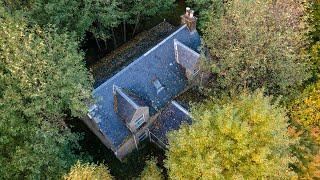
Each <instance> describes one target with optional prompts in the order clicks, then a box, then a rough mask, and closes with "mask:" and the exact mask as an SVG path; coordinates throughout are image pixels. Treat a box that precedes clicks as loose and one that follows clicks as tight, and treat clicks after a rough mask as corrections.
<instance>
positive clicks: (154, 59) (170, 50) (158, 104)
mask: <svg viewBox="0 0 320 180" xmlns="http://www.w3.org/2000/svg"><path fill="white" fill-rule="evenodd" d="M174 39H177V40H178V41H179V42H181V43H183V44H185V45H186V46H188V47H190V48H191V49H193V50H195V51H198V50H197V48H198V47H199V46H200V36H199V34H198V33H197V32H196V31H193V32H190V31H189V30H188V28H187V26H186V25H184V26H182V27H181V28H179V29H178V30H177V31H175V32H174V33H172V34H171V35H170V36H169V37H167V38H166V39H164V40H163V41H162V42H160V43H159V44H158V45H156V46H155V47H153V48H152V49H150V50H149V51H148V52H146V53H145V54H144V55H142V56H141V57H140V58H138V59H137V60H135V61H134V62H132V63H131V64H129V65H128V66H127V67H126V68H124V69H123V70H121V71H120V72H119V73H117V74H116V75H114V76H113V77H111V78H110V79H108V80H107V81H106V82H104V83H103V84H101V85H100V86H99V87H97V88H96V89H95V90H94V91H93V97H94V98H95V99H96V100H97V102H96V106H97V108H96V110H95V111H92V112H93V113H90V116H91V117H92V118H93V119H95V121H96V122H98V125H99V127H100V129H101V131H102V132H103V133H104V134H105V135H106V136H107V138H108V139H109V140H110V141H111V142H112V144H113V146H114V148H116V149H118V148H119V147H120V146H121V144H122V143H123V142H124V141H125V139H126V138H128V137H129V136H131V133H130V131H129V129H128V128H127V127H126V125H125V124H124V123H123V122H122V121H121V120H120V119H119V116H118V115H117V114H116V113H115V112H114V107H113V103H114V99H113V95H112V90H113V85H116V86H119V87H121V88H126V89H129V90H132V91H133V92H135V93H136V94H137V95H138V96H139V97H141V98H142V99H144V100H145V101H146V104H148V105H149V107H150V114H151V115H152V114H153V113H155V112H156V111H158V110H160V109H161V108H163V107H164V106H165V105H166V104H167V103H168V102H170V100H172V99H173V98H174V97H175V96H177V95H178V94H179V93H180V92H181V91H183V90H184V89H185V88H186V86H187V83H188V82H187V79H186V77H185V76H184V74H183V72H182V70H181V69H180V66H179V65H178V64H177V63H176V61H175V54H174V42H173V41H174ZM155 78H156V79H158V80H159V81H160V83H161V84H162V86H163V87H164V89H163V90H162V91H161V92H159V93H157V89H156V87H155V86H154V84H153V81H154V79H155Z"/></svg>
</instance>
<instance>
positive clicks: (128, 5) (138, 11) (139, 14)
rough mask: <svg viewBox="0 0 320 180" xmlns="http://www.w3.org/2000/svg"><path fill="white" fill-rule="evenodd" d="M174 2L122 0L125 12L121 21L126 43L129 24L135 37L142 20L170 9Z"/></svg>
mask: <svg viewBox="0 0 320 180" xmlns="http://www.w3.org/2000/svg"><path fill="white" fill-rule="evenodd" d="M174 2H175V1H174V0H162V1H158V0H121V1H120V9H121V12H123V14H122V15H123V16H122V19H121V21H122V26H123V28H122V29H123V40H124V42H126V41H127V37H126V36H127V24H131V25H133V30H132V36H134V35H135V33H136V32H137V29H138V26H139V23H140V22H141V21H142V20H144V19H145V18H146V17H150V16H154V15H156V14H157V13H160V12H162V11H165V10H167V9H169V8H170V7H172V5H173V3H174Z"/></svg>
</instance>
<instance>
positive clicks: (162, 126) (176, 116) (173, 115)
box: [151, 101, 192, 145]
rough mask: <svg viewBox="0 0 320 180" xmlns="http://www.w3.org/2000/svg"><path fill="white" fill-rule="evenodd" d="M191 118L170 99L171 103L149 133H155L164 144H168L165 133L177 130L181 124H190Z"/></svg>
mask: <svg viewBox="0 0 320 180" xmlns="http://www.w3.org/2000/svg"><path fill="white" fill-rule="evenodd" d="M191 123H192V118H191V116H190V115H189V113H188V112H187V110H186V109H184V108H183V107H182V106H181V105H179V104H178V103H177V102H175V101H172V102H171V104H170V105H169V106H168V107H166V108H165V109H164V110H163V112H162V113H161V115H160V116H159V117H158V119H157V121H156V122H155V123H154V124H153V127H152V128H151V133H152V134H153V135H155V136H156V137H157V138H158V139H159V140H161V141H162V143H164V144H165V145H168V138H167V134H168V132H170V131H173V130H178V129H179V128H180V126H181V125H183V124H189V125H190V124H191Z"/></svg>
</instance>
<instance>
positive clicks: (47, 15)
mask: <svg viewBox="0 0 320 180" xmlns="http://www.w3.org/2000/svg"><path fill="white" fill-rule="evenodd" d="M117 5H118V3H117V1H115V0H111V1H105V0H83V1H78V0H70V1H65V0H45V1H44V0H35V2H34V3H33V4H32V6H31V8H30V9H29V14H30V21H32V22H34V23H36V24H39V25H41V26H46V25H47V24H52V25H55V26H56V27H57V29H58V30H59V32H65V31H66V30H68V31H74V32H76V34H77V37H78V38H82V37H83V36H84V34H85V32H87V31H91V32H92V33H94V34H95V35H96V36H97V38H102V39H106V38H107V37H108V36H109V31H110V28H113V27H116V26H117V25H118V24H119V19H120V18H121V12H120V11H119V9H118V7H117Z"/></svg>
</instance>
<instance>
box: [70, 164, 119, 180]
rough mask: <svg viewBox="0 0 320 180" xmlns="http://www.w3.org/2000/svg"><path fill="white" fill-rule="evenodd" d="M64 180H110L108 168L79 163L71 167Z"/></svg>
mask: <svg viewBox="0 0 320 180" xmlns="http://www.w3.org/2000/svg"><path fill="white" fill-rule="evenodd" d="M64 179H65V180H86V179H97V180H111V179H113V178H112V176H111V175H110V172H109V170H108V168H107V167H106V166H105V165H103V164H100V165H96V164H89V163H80V162H79V161H78V162H77V163H76V164H75V165H74V166H72V167H71V169H70V172H69V173H68V174H67V175H65V176H64Z"/></svg>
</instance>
